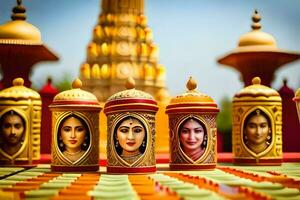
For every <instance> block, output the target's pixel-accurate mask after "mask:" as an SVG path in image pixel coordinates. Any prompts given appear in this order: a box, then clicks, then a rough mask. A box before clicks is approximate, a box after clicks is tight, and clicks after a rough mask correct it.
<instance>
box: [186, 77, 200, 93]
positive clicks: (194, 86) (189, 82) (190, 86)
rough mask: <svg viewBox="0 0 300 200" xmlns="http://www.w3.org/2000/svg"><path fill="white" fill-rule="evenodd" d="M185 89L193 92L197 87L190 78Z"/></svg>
mask: <svg viewBox="0 0 300 200" xmlns="http://www.w3.org/2000/svg"><path fill="white" fill-rule="evenodd" d="M186 87H187V89H188V90H194V89H196V87H197V82H196V81H195V80H194V79H193V78H192V77H190V79H189V80H188V82H187V83H186Z"/></svg>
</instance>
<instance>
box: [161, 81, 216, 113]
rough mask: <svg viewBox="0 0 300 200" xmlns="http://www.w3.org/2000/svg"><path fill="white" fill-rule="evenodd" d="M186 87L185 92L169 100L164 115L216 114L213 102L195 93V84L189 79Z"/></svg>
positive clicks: (206, 96)
mask: <svg viewBox="0 0 300 200" xmlns="http://www.w3.org/2000/svg"><path fill="white" fill-rule="evenodd" d="M186 87H187V89H188V91H187V92H185V93H183V94H181V95H178V96H176V97H174V98H172V99H171V101H170V104H169V105H168V106H167V109H166V113H167V114H169V113H176V112H206V111H209V112H218V111H219V109H218V107H217V104H216V103H215V101H214V100H213V99H212V98H211V97H210V96H208V95H206V94H203V93H200V92H198V91H196V87H197V83H196V81H195V80H194V79H193V78H192V77H190V79H189V80H188V82H187V84H186Z"/></svg>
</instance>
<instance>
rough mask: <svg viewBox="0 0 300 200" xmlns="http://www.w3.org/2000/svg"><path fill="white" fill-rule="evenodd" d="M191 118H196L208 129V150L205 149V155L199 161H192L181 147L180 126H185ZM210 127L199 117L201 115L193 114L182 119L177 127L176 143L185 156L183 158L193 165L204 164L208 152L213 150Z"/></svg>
mask: <svg viewBox="0 0 300 200" xmlns="http://www.w3.org/2000/svg"><path fill="white" fill-rule="evenodd" d="M189 118H195V119H196V120H199V121H200V122H201V123H202V124H203V125H204V127H203V128H205V129H206V135H207V144H206V148H205V151H204V153H203V154H202V155H201V156H200V157H199V158H198V159H197V160H195V161H194V160H192V159H191V158H190V157H189V156H188V155H186V153H185V152H184V151H183V149H182V148H181V145H180V138H179V128H180V126H181V125H182V124H183V122H185V120H187V119H189ZM207 127H208V125H207V123H206V122H205V120H204V119H203V118H202V117H201V116H199V115H193V114H190V115H186V116H183V117H182V118H180V120H179V121H178V122H177V124H176V125H175V133H176V134H175V135H176V137H177V138H176V137H175V138H176V142H177V145H178V147H179V152H180V154H181V155H182V156H183V158H185V160H186V161H187V162H189V163H192V164H196V163H201V162H203V160H204V159H205V157H206V156H207V154H208V150H209V149H210V148H211V147H210V146H211V142H210V141H211V134H210V133H209V132H208V131H209V129H208V128H207Z"/></svg>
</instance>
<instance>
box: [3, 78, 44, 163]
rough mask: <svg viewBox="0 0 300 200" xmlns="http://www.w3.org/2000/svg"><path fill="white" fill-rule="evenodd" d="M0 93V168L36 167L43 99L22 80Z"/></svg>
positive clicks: (38, 157)
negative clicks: (7, 166) (8, 166)
mask: <svg viewBox="0 0 300 200" xmlns="http://www.w3.org/2000/svg"><path fill="white" fill-rule="evenodd" d="M13 85H14V86H12V87H10V88H7V89H4V90H2V91H1V92H0V129H1V131H0V132H1V134H0V143H1V145H0V164H1V165H26V166H28V165H33V164H37V163H38V161H39V160H40V131H41V130H40V129H41V105H42V103H41V99H40V95H39V94H38V93H37V92H35V91H33V90H32V89H29V88H26V87H25V86H23V79H20V78H17V79H15V80H14V82H13Z"/></svg>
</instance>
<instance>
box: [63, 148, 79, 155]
mask: <svg viewBox="0 0 300 200" xmlns="http://www.w3.org/2000/svg"><path fill="white" fill-rule="evenodd" d="M81 151H82V149H80V150H79V151H76V152H75V153H70V152H68V151H67V150H66V151H65V153H66V154H68V155H70V156H74V155H76V154H78V153H80V152H81Z"/></svg>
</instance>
